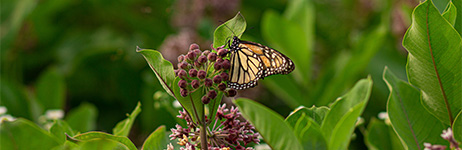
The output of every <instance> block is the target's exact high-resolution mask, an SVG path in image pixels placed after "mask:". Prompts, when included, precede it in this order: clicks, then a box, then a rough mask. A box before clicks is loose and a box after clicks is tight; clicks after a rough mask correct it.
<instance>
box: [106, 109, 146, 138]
mask: <svg viewBox="0 0 462 150" xmlns="http://www.w3.org/2000/svg"><path fill="white" fill-rule="evenodd" d="M140 112H141V103H140V102H138V104H137V105H136V107H135V110H133V112H132V113H131V114H130V115H128V114H127V115H128V118H127V119H124V120H122V121H120V122H119V123H117V125H116V126H115V127H114V129H112V133H113V134H114V135H115V136H125V137H127V136H128V134H129V133H130V130H131V129H132V125H133V123H134V122H135V119H136V116H138V114H139V113H140Z"/></svg>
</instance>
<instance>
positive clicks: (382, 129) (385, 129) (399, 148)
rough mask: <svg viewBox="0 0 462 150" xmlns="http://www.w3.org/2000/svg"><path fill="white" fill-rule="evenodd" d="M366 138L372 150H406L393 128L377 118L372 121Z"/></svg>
mask: <svg viewBox="0 0 462 150" xmlns="http://www.w3.org/2000/svg"><path fill="white" fill-rule="evenodd" d="M364 136H365V143H366V145H367V147H368V148H369V149H370V150H404V147H403V144H401V141H400V139H399V138H398V136H397V135H396V133H395V132H394V131H393V129H392V127H391V126H388V125H387V124H385V123H384V122H382V121H379V120H377V119H375V118H372V120H371V121H370V123H369V125H368V127H367V133H366V135H364Z"/></svg>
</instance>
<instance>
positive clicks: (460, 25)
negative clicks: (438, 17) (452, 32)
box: [452, 0, 462, 36]
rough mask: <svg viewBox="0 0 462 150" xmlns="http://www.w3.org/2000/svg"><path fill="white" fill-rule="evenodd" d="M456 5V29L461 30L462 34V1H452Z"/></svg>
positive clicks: (461, 34) (461, 33) (460, 33)
mask: <svg viewBox="0 0 462 150" xmlns="http://www.w3.org/2000/svg"><path fill="white" fill-rule="evenodd" d="M452 3H453V4H454V6H455V7H456V11H457V13H456V15H457V17H456V23H455V24H454V29H456V30H457V32H459V35H460V36H462V1H457V0H456V1H452Z"/></svg>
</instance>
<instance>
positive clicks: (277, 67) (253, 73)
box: [228, 36, 295, 90]
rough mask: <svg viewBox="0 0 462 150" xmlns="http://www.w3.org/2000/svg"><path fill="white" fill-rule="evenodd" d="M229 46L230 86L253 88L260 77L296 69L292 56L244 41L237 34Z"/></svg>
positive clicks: (239, 88)
mask: <svg viewBox="0 0 462 150" xmlns="http://www.w3.org/2000/svg"><path fill="white" fill-rule="evenodd" d="M229 48H230V62H231V69H230V72H229V74H230V78H229V81H228V87H230V88H234V89H238V90H241V89H247V88H252V87H255V86H256V85H257V81H258V80H259V79H263V78H264V77H267V76H270V75H274V74H288V73H290V72H292V71H293V70H294V69H295V65H294V63H293V62H292V60H290V58H288V57H287V56H285V55H284V54H282V53H280V52H278V51H276V50H274V49H272V48H269V47H267V46H264V45H261V44H259V43H254V42H250V41H243V40H240V39H239V38H238V37H236V36H235V37H233V41H232V43H231V44H230V45H229Z"/></svg>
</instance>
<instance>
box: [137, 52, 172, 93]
mask: <svg viewBox="0 0 462 150" xmlns="http://www.w3.org/2000/svg"><path fill="white" fill-rule="evenodd" d="M136 52H138V53H141V54H142V55H143V57H144V59H146V61H147V62H148V64H149V66H150V67H151V69H152V71H153V72H154V74H156V76H157V79H159V82H160V84H162V87H164V89H165V91H167V93H168V94H170V95H171V96H173V97H175V94H174V92H173V89H172V84H173V81H174V80H175V73H174V71H173V65H172V63H171V62H169V61H167V60H165V59H164V58H163V57H162V54H161V53H160V52H158V51H155V50H150V49H141V48H139V47H137V48H136Z"/></svg>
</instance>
